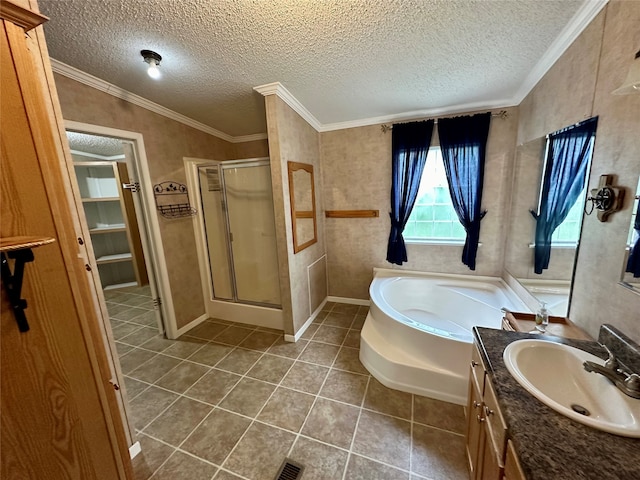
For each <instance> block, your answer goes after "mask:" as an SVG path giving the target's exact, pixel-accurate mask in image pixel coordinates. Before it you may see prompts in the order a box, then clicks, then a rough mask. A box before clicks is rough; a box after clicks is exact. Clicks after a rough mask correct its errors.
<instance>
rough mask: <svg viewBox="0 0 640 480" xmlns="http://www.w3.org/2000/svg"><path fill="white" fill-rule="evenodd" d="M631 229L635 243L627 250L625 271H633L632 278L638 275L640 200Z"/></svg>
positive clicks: (639, 266) (639, 261) (639, 260)
mask: <svg viewBox="0 0 640 480" xmlns="http://www.w3.org/2000/svg"><path fill="white" fill-rule="evenodd" d="M633 229H634V230H635V231H636V235H637V237H638V238H636V243H634V244H633V247H631V251H630V252H629V260H627V269H626V270H625V272H631V273H633V278H638V277H640V202H638V208H637V209H636V219H635V220H634V222H633Z"/></svg>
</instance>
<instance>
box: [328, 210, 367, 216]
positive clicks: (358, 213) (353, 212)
mask: <svg viewBox="0 0 640 480" xmlns="http://www.w3.org/2000/svg"><path fill="white" fill-rule="evenodd" d="M324 216H325V217H326V218H376V217H379V216H380V210H325V212H324Z"/></svg>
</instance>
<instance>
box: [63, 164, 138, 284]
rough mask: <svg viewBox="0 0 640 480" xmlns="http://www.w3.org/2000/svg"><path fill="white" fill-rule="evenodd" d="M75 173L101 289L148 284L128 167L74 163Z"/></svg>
mask: <svg viewBox="0 0 640 480" xmlns="http://www.w3.org/2000/svg"><path fill="white" fill-rule="evenodd" d="M73 166H74V170H75V173H76V180H77V182H78V188H79V190H80V196H81V197H82V205H83V207H84V212H85V217H86V219H87V224H88V226H89V233H90V235H91V242H92V243H93V248H94V252H95V256H96V264H97V265H98V271H99V273H100V282H101V283H102V286H103V288H116V287H123V286H133V285H138V286H143V285H146V284H147V283H149V280H148V277H147V271H146V268H145V264H144V254H143V252H142V244H141V241H140V232H139V229H138V224H137V220H136V216H135V207H134V204H133V197H132V194H131V190H129V189H126V188H123V184H128V183H129V175H128V172H127V165H126V164H125V163H124V162H114V161H75V162H74V164H73Z"/></svg>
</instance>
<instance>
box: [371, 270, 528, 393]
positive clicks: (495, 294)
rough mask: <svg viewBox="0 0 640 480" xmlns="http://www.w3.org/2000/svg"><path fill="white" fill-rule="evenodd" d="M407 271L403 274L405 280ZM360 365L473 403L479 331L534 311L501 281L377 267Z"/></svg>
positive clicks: (416, 389)
mask: <svg viewBox="0 0 640 480" xmlns="http://www.w3.org/2000/svg"><path fill="white" fill-rule="evenodd" d="M399 273H401V274H402V276H398V274H399ZM369 294H370V296H371V306H370V308H369V314H368V315H367V318H366V320H365V323H364V327H363V328H362V332H361V337H360V360H361V362H362V363H363V365H364V366H365V367H366V368H367V369H368V370H369V372H371V374H372V375H373V376H374V377H376V378H377V379H378V380H379V381H380V382H381V383H382V384H384V385H386V386H388V387H390V388H394V389H397V390H402V391H406V392H410V393H416V394H418V395H423V396H426V397H430V398H435V399H438V400H443V401H446V402H451V403H457V404H460V405H464V404H466V401H467V388H468V381H469V362H470V361H471V348H472V343H473V334H472V332H471V329H472V328H473V327H474V326H481V327H489V328H501V321H502V312H501V311H500V309H501V307H506V308H509V309H510V310H517V311H528V309H527V308H526V307H525V306H524V304H523V303H522V302H521V301H520V299H519V298H518V297H517V296H516V295H515V294H514V293H513V292H512V291H511V289H510V288H509V287H507V285H506V284H505V283H504V282H503V281H502V280H501V279H499V278H493V277H472V276H466V275H432V274H418V273H413V272H409V273H407V272H399V271H398V270H383V269H375V277H374V279H373V282H372V283H371V286H370V287H369Z"/></svg>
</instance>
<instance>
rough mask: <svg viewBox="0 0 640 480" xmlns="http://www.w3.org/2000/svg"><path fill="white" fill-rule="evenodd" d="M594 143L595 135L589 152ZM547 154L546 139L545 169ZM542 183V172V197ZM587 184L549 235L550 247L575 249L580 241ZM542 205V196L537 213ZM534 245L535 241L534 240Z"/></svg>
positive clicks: (541, 181) (588, 166) (588, 167)
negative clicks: (565, 215)
mask: <svg viewBox="0 0 640 480" xmlns="http://www.w3.org/2000/svg"><path fill="white" fill-rule="evenodd" d="M594 142H595V135H594V136H592V137H591V140H590V143H591V150H592V151H593V144H594ZM548 154H549V139H548V138H547V147H546V151H545V168H546V162H547V155H548ZM590 163H591V159H589V165H587V169H586V175H587V178H588V176H589V173H588V172H589V170H590V168H591V165H590ZM543 182H544V171H543V173H542V179H541V180H540V195H542V183H543ZM587 188H588V185H587V182H586V181H585V186H584V188H583V189H582V191H581V192H580V195H578V199H577V200H576V203H574V204H573V206H572V207H571V209H570V210H569V213H567V217H566V218H565V219H564V220H563V221H562V223H561V224H560V225H558V226H557V227H556V229H555V230H554V231H553V234H552V235H551V246H552V247H560V248H562V247H576V246H577V245H578V241H579V240H580V231H581V230H582V214H583V213H584V203H585V201H586V197H587ZM541 203H542V196H541V197H540V198H539V199H538V212H539V211H540V204H541ZM534 244H535V239H534Z"/></svg>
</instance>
